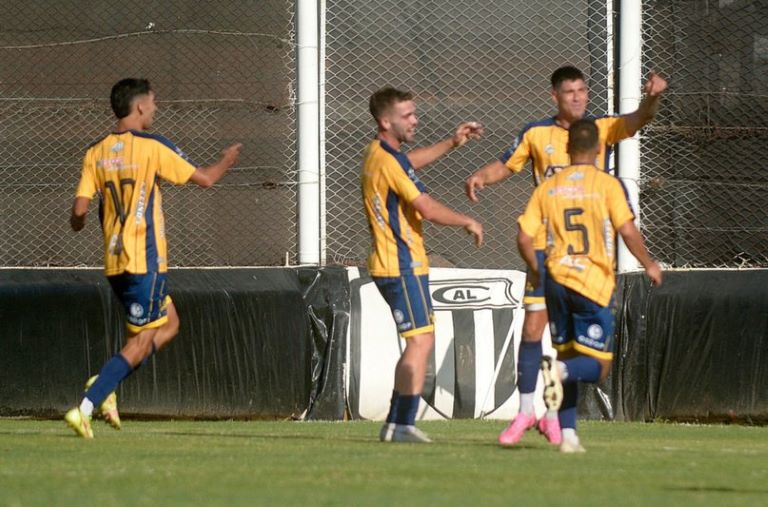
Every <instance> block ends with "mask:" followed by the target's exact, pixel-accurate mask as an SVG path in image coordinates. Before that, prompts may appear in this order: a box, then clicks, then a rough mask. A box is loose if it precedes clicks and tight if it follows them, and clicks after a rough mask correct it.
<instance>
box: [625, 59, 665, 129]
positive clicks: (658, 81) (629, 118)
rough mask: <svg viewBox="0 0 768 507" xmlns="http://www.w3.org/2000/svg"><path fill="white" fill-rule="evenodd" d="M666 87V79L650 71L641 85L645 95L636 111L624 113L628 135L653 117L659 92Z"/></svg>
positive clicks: (656, 109)
mask: <svg viewBox="0 0 768 507" xmlns="http://www.w3.org/2000/svg"><path fill="white" fill-rule="evenodd" d="M666 89H667V81H666V80H665V79H664V78H663V77H661V76H659V75H658V74H656V73H655V72H653V71H651V73H650V74H649V75H648V80H647V81H646V82H645V85H644V86H643V93H644V94H645V97H643V100H641V101H640V105H639V106H638V108H637V110H636V111H634V112H632V113H628V114H625V115H624V121H625V122H626V126H627V133H629V135H630V136H633V135H635V133H636V132H637V131H638V130H640V129H641V128H643V126H645V124H647V123H648V122H649V121H651V120H652V119H653V117H654V116H655V115H656V111H658V109H659V100H660V99H661V94H662V93H664V90H666Z"/></svg>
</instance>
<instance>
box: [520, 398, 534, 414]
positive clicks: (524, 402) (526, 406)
mask: <svg viewBox="0 0 768 507" xmlns="http://www.w3.org/2000/svg"><path fill="white" fill-rule="evenodd" d="M535 395H536V393H520V412H521V413H523V414H525V415H533V413H534V410H533V402H534V399H535V398H534V397H535Z"/></svg>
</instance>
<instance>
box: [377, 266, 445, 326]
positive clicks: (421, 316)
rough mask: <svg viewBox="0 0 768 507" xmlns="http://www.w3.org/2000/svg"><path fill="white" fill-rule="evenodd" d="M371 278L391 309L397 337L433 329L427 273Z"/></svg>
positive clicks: (433, 320) (433, 318) (433, 317)
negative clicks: (398, 334)
mask: <svg viewBox="0 0 768 507" xmlns="http://www.w3.org/2000/svg"><path fill="white" fill-rule="evenodd" d="M371 278H372V279H373V282H374V283H375V284H376V287H378V289H379V292H380V293H381V295H382V296H383V297H384V300H385V301H386V302H387V304H388V305H389V308H390V309H391V310H392V316H393V317H394V318H395V324H396V325H397V332H398V333H400V336H402V337H403V338H408V337H409V336H414V335H417V334H422V333H431V332H434V330H435V316H434V312H433V311H432V299H431V298H430V296H429V275H420V276H416V275H403V276H396V277H379V276H372V277H371Z"/></svg>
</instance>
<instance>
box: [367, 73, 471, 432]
mask: <svg viewBox="0 0 768 507" xmlns="http://www.w3.org/2000/svg"><path fill="white" fill-rule="evenodd" d="M369 107H370V111H371V114H372V115H373V118H374V120H376V124H377V125H378V134H377V136H376V138H375V139H374V140H373V141H371V143H370V144H369V145H368V147H367V148H366V150H365V160H364V161H363V169H362V175H361V178H360V185H361V188H362V193H363V203H364V205H365V212H366V215H367V218H368V226H369V228H370V232H371V237H372V240H373V245H372V249H371V253H370V256H369V257H368V271H369V273H370V275H371V277H372V278H373V281H374V283H375V284H376V287H378V289H379V292H380V293H381V295H382V296H383V297H384V299H385V300H386V302H387V304H389V307H390V308H391V310H392V315H393V317H394V319H395V323H396V325H397V330H398V332H399V333H400V335H401V336H402V337H403V338H405V340H406V346H405V350H404V351H403V353H402V355H401V357H400V360H399V361H398V363H397V366H396V367H395V387H394V391H393V393H392V399H391V404H390V409H389V415H388V416H387V421H386V423H385V424H384V426H383V427H382V429H381V432H380V434H379V438H380V440H381V441H382V442H424V443H426V442H430V439H429V437H427V435H425V434H424V433H423V432H422V431H420V430H419V429H418V428H416V427H415V421H416V411H417V409H418V406H419V398H420V396H421V391H422V388H423V387H424V375H425V373H426V368H427V361H428V359H429V354H430V353H431V351H432V348H433V346H434V343H435V335H434V315H433V311H432V301H431V298H430V295H429V262H428V260H427V252H426V249H425V247H424V239H423V234H422V220H429V221H430V222H432V223H435V224H439V225H451V226H457V227H463V228H464V230H466V231H467V233H469V234H471V235H472V236H473V238H474V241H475V245H476V246H478V247H480V246H481V245H482V242H483V227H482V225H481V224H480V223H479V222H477V221H476V220H474V219H472V218H470V217H468V216H466V215H463V214H461V213H457V212H456V211H453V210H452V209H450V208H448V207H446V206H445V205H443V204H441V203H440V202H439V201H437V200H435V199H434V198H432V197H431V196H430V195H429V194H428V193H427V189H426V187H425V186H424V184H423V183H422V182H421V180H419V178H418V176H417V175H416V172H415V171H416V170H418V169H421V168H423V167H424V166H426V165H428V164H430V163H432V162H434V161H435V160H437V159H438V158H440V157H442V156H443V155H446V154H447V153H448V152H450V151H451V150H452V149H454V148H458V147H459V146H462V145H463V144H464V143H465V142H466V141H467V140H469V139H477V138H479V137H480V136H481V135H482V133H483V128H482V126H481V125H480V124H479V123H476V122H467V123H462V124H460V125H459V126H458V127H457V129H456V131H455V133H454V135H453V137H450V138H448V139H444V140H443V141H440V142H438V143H435V144H433V145H431V146H426V147H421V148H416V149H413V150H410V151H408V152H407V153H405V152H402V151H400V150H401V143H409V144H410V143H413V142H414V139H415V136H416V127H417V125H418V123H419V121H418V119H417V116H416V104H415V103H414V100H413V95H412V94H411V93H410V92H405V91H400V90H396V89H394V88H383V89H381V90H378V91H377V92H375V93H374V94H373V95H372V96H371V98H370V102H369Z"/></svg>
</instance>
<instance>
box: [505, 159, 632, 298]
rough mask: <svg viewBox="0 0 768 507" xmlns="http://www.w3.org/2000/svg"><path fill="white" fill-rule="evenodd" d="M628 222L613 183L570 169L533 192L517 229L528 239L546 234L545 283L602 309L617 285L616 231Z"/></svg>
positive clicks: (590, 169) (586, 168)
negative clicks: (557, 284) (559, 285)
mask: <svg viewBox="0 0 768 507" xmlns="http://www.w3.org/2000/svg"><path fill="white" fill-rule="evenodd" d="M633 218H634V214H633V213H632V210H631V209H630V206H629V202H628V200H627V194H626V192H625V189H624V187H623V185H622V184H621V182H620V181H619V180H618V179H617V178H614V177H613V176H611V175H609V174H607V173H605V172H603V171H601V170H599V169H598V168H596V167H594V166H591V165H574V166H569V167H567V168H565V169H563V170H562V171H560V172H558V173H557V174H555V175H553V176H552V177H551V178H549V179H548V180H546V181H545V182H544V183H542V184H541V185H539V187H538V188H536V190H535V191H534V192H533V195H532V196H531V200H530V201H529V202H528V206H527V207H526V209H525V213H524V214H523V215H522V216H521V217H520V218H519V219H518V223H519V224H520V228H521V229H522V231H523V232H524V233H525V234H527V235H529V236H531V237H536V236H537V234H538V233H539V232H540V231H541V229H544V230H545V233H546V235H545V237H546V256H547V260H546V267H547V276H548V277H550V278H552V279H553V280H555V281H556V282H557V283H559V284H561V285H564V286H565V287H568V288H569V289H571V290H574V291H576V292H578V293H579V294H581V295H583V296H584V297H586V298H589V299H591V300H592V301H594V302H596V303H597V304H599V305H601V306H607V305H608V304H609V302H610V300H611V297H612V295H613V290H614V287H615V284H616V281H615V276H614V260H615V256H616V245H615V241H614V238H615V235H616V229H618V228H619V227H621V226H622V225H624V224H625V223H626V222H627V221H629V220H632V219H633Z"/></svg>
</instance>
